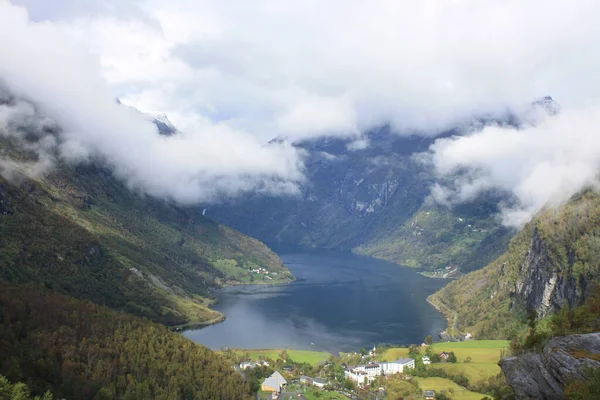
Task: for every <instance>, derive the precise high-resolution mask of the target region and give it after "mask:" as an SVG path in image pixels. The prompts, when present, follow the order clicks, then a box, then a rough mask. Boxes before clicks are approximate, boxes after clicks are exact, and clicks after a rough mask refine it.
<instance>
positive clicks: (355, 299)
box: [184, 247, 447, 353]
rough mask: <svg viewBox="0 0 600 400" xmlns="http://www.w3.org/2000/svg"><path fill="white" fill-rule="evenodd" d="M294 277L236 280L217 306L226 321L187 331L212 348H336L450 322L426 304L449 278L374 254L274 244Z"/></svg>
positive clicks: (402, 341)
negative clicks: (282, 281) (269, 281)
mask: <svg viewBox="0 0 600 400" xmlns="http://www.w3.org/2000/svg"><path fill="white" fill-rule="evenodd" d="M274 250H275V251H277V252H278V254H279V255H280V257H281V258H282V260H283V262H284V264H285V265H286V266H287V267H288V268H289V269H290V270H291V271H292V273H294V275H295V276H296V281H294V282H293V283H291V284H287V285H253V286H234V287H228V288H225V289H223V290H221V291H220V292H219V294H218V297H219V303H218V304H217V305H216V306H215V307H214V308H215V309H216V310H219V311H221V312H222V313H224V314H225V316H226V320H225V321H224V322H222V323H219V324H216V325H211V326H208V327H205V328H202V329H197V330H190V331H186V332H184V335H185V336H186V337H188V338H190V339H192V340H194V341H196V342H198V343H201V344H203V345H205V346H207V347H209V348H211V349H214V350H218V349H221V348H224V347H230V348H244V349H269V348H292V349H304V350H319V351H329V352H332V353H337V352H340V351H344V352H347V351H358V350H359V349H360V348H361V347H365V348H370V347H373V346H374V345H377V344H382V343H386V344H399V345H406V344H411V343H417V344H419V343H421V342H422V341H423V339H424V338H425V336H427V335H433V336H434V338H435V336H436V334H437V333H438V332H439V331H440V330H442V329H444V328H445V327H446V321H445V319H444V318H443V316H442V315H441V314H440V313H439V312H438V311H437V310H436V309H435V308H433V307H432V306H431V305H430V304H429V303H427V301H426V298H427V296H429V295H430V294H431V293H433V292H435V291H436V290H438V289H440V288H441V287H443V286H444V285H445V284H446V283H447V281H444V280H441V279H430V278H426V277H424V276H422V275H419V274H418V273H417V272H416V271H415V270H413V269H409V268H404V267H400V266H398V265H396V264H392V263H389V262H385V261H381V260H377V259H374V258H370V257H363V256H358V255H355V254H352V253H344V252H338V251H329V250H307V249H299V248H290V247H275V248H274Z"/></svg>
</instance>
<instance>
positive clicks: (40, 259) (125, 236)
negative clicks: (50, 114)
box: [0, 98, 293, 325]
mask: <svg viewBox="0 0 600 400" xmlns="http://www.w3.org/2000/svg"><path fill="white" fill-rule="evenodd" d="M4 101H5V104H7V105H9V106H10V101H12V100H10V98H6V99H5V100H4ZM36 118H39V119H40V120H39V121H38V120H36ZM30 119H33V122H32V121H31V120H28V121H26V123H23V124H21V125H15V124H13V123H10V124H8V125H7V127H6V128H5V129H12V130H13V131H18V132H22V134H20V135H17V134H13V135H8V134H6V135H0V154H1V155H2V163H1V165H0V172H2V174H1V175H0V280H1V281H5V282H11V283H30V282H38V283H40V284H43V285H44V286H45V287H47V288H50V289H52V290H55V291H58V292H61V293H65V294H68V295H71V296H73V297H76V298H78V299H87V300H91V301H93V302H94V303H97V304H102V305H107V306H109V307H111V308H114V309H117V310H123V311H126V312H129V313H133V314H136V315H140V316H145V317H148V318H150V319H152V320H154V321H158V322H162V323H165V324H169V325H179V324H188V323H193V324H195V323H207V322H214V321H218V320H220V319H222V318H223V316H222V315H221V314H219V313H218V312H215V311H213V310H210V309H209V308H208V306H209V305H210V304H211V303H212V300H211V298H212V295H211V291H212V290H214V289H216V288H219V287H221V286H223V285H225V284H241V283H250V282H253V283H273V282H288V281H290V280H291V279H293V277H292V275H291V273H290V272H289V270H288V269H287V268H286V267H285V266H284V265H283V264H282V262H281V260H280V259H279V257H278V256H277V255H276V254H274V253H273V252H272V251H271V250H269V249H268V248H267V247H266V246H265V245H264V244H262V243H261V242H259V241H257V240H255V239H252V238H250V237H248V236H245V235H243V234H241V233H239V232H237V231H235V230H233V229H230V228H228V227H225V226H223V225H221V224H218V223H216V222H214V221H212V220H209V219H207V218H205V217H203V216H202V210H201V209H198V208H197V207H182V206H179V205H177V204H174V203H172V202H168V201H164V200H158V199H154V198H152V197H149V196H143V195H140V194H136V193H134V192H132V191H130V190H129V189H128V188H126V187H125V186H124V185H123V184H122V183H121V181H119V180H117V179H116V178H115V177H114V176H113V175H112V173H111V172H110V171H108V170H107V169H106V168H104V167H103V166H102V164H101V163H100V162H91V163H88V164H82V165H78V166H71V165H69V164H66V163H64V162H61V161H57V162H56V164H55V165H53V166H52V167H51V168H49V167H48V168H47V171H46V173H44V174H39V173H37V172H38V171H36V169H39V168H40V165H42V166H43V165H44V164H43V163H42V162H41V161H43V156H40V155H39V154H37V153H36V152H34V151H31V150H30V149H32V148H35V146H36V145H37V144H38V140H39V139H38V138H39V137H40V135H39V132H37V131H36V130H39V129H43V130H45V133H46V134H48V133H50V134H52V132H53V131H52V130H53V129H54V130H55V131H56V130H58V129H59V128H56V127H55V126H53V125H50V127H49V125H48V124H47V123H46V122H45V121H46V120H45V119H44V118H43V116H32V117H31V118H30ZM13 133H14V132H13ZM157 134H158V133H157ZM259 268H264V270H261V273H257V272H256V271H257V270H258V269H259ZM253 270H254V271H253ZM267 271H268V273H267Z"/></svg>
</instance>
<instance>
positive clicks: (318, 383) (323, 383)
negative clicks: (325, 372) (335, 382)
mask: <svg viewBox="0 0 600 400" xmlns="http://www.w3.org/2000/svg"><path fill="white" fill-rule="evenodd" d="M312 384H313V386H316V387H318V388H321V389H323V388H324V387H325V386H327V381H326V380H325V379H321V378H314V379H313V380H312Z"/></svg>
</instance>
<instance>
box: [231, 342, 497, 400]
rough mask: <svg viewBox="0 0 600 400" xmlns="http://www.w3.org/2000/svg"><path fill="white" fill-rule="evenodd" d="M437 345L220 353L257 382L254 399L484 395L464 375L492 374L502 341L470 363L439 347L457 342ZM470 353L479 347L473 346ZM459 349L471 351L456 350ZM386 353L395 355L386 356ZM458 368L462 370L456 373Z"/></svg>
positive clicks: (380, 399)
mask: <svg viewBox="0 0 600 400" xmlns="http://www.w3.org/2000/svg"><path fill="white" fill-rule="evenodd" d="M470 342H472V343H473V345H474V346H475V347H477V346H479V345H481V342H479V344H477V343H478V341H470ZM463 343H466V342H463ZM442 345H443V343H436V344H434V345H433V346H430V344H429V343H422V344H421V345H411V346H409V347H406V348H391V347H389V346H376V347H373V348H372V349H371V350H370V351H367V350H364V349H361V351H360V352H355V353H341V354H340V355H339V356H337V357H336V356H333V355H327V353H320V354H322V355H321V359H320V360H319V359H317V358H314V359H313V358H312V357H313V356H312V355H311V353H316V352H310V351H301V350H289V349H288V350H281V352H280V353H276V351H275V350H265V351H252V353H250V352H248V351H245V353H243V352H244V351H243V350H238V351H233V350H227V351H224V354H226V355H228V356H229V358H231V357H234V358H233V359H234V360H238V361H239V362H238V363H237V364H236V365H235V369H236V370H238V371H239V372H240V373H241V374H242V375H244V377H245V378H246V379H247V381H248V382H251V384H254V385H256V388H257V391H258V394H257V399H260V400H288V399H301V400H302V399H305V400H321V399H322V400H332V399H353V400H360V399H369V400H385V399H390V400H397V399H400V398H402V399H462V398H464V399H468V400H471V399H481V398H483V397H485V394H483V393H476V392H473V391H471V390H469V388H471V387H474V385H472V384H471V383H470V382H469V378H467V376H469V377H471V376H472V374H471V373H470V370H471V369H473V371H476V370H477V371H480V370H483V369H487V370H489V377H493V376H494V375H496V374H497V372H496V371H497V370H498V366H497V365H496V364H495V363H497V361H495V360H496V357H497V358H498V359H499V356H500V353H501V349H500V348H501V347H502V346H505V343H504V342H502V343H493V344H492V345H493V348H490V349H489V350H486V352H489V353H490V354H494V356H493V360H494V361H493V362H489V363H487V360H486V364H485V365H483V364H481V363H474V364H472V358H471V357H470V356H466V357H463V359H461V360H459V359H458V357H457V355H456V354H455V352H454V351H438V349H442V348H445V347H448V348H452V346H456V344H448V346H442ZM496 346H497V347H496ZM472 353H473V354H478V353H481V351H479V350H474V351H472ZM495 353H498V355H497V356H496V355H495ZM459 354H471V352H469V351H467V350H465V352H463V351H462V350H461V351H460V352H459ZM395 355H399V356H398V357H394V356H395ZM390 356H391V357H394V358H393V359H391V360H389V358H390ZM243 358H248V359H243ZM459 370H462V371H463V372H461V373H455V372H456V371H459ZM486 379H487V378H486ZM484 389H486V388H485V387H484ZM488 390H492V389H489V388H488Z"/></svg>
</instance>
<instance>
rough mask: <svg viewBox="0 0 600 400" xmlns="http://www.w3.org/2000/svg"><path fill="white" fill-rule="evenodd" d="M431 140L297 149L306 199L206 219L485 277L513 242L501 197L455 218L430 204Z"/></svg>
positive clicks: (262, 235)
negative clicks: (502, 219) (426, 157)
mask: <svg viewBox="0 0 600 400" xmlns="http://www.w3.org/2000/svg"><path fill="white" fill-rule="evenodd" d="M454 133H457V132H456V131H449V132H445V133H443V134H442V135H440V136H438V137H444V136H450V135H452V134H454ZM279 140H282V139H279ZM434 140H435V138H434V137H423V136H417V135H410V136H400V135H398V134H396V133H394V132H393V131H392V130H391V129H390V128H389V127H383V128H380V129H375V130H373V131H370V132H368V133H367V134H366V135H365V137H363V138H360V139H356V138H321V139H315V140H304V141H299V142H296V143H294V146H295V147H296V148H297V149H298V150H299V151H301V152H303V153H305V155H306V162H305V165H306V178H307V179H306V183H305V184H304V185H303V186H302V188H301V193H300V195H299V196H296V197H287V198H275V197H270V196H267V195H263V194H254V195H251V196H249V197H245V198H243V199H231V200H229V201H227V202H226V203H225V204H221V205H217V206H210V207H207V213H206V215H207V216H209V217H211V218H214V219H215V220H217V221H220V222H222V223H224V224H226V225H229V226H232V227H234V228H235V229H238V230H240V231H241V232H244V233H246V234H248V235H250V236H253V237H256V238H259V239H260V240H262V241H265V242H267V243H269V242H280V243H289V244H299V245H303V246H307V247H323V248H333V249H343V250H352V251H355V252H357V253H360V254H365V255H370V256H374V257H378V258H382V259H386V260H390V261H393V262H396V263H398V264H402V265H407V266H411V267H418V268H425V269H439V268H445V267H447V266H455V267H458V268H460V269H461V270H463V271H469V270H473V269H477V268H480V267H482V266H484V265H485V264H487V263H488V262H490V261H491V260H493V259H494V258H495V257H497V256H498V255H500V254H502V252H503V251H504V250H505V248H506V247H505V246H506V244H507V243H508V239H509V238H510V237H511V236H512V235H513V234H514V232H513V231H512V230H510V229H507V228H504V227H502V226H501V224H500V223H499V221H498V220H497V219H496V217H495V216H496V214H497V213H498V208H497V204H498V199H499V198H502V196H503V195H502V194H499V193H488V194H486V195H485V196H482V197H481V198H479V199H478V200H476V201H475V202H473V203H472V204H467V205H463V206H460V207H455V208H452V209H449V208H447V207H444V206H440V205H437V204H435V203H434V202H433V201H430V200H429V194H430V190H431V186H432V185H433V184H434V182H438V179H437V178H436V176H435V175H434V171H433V169H432V166H431V165H429V164H428V163H427V162H424V161H423V157H422V153H423V152H426V151H427V150H428V149H429V146H430V145H431V144H432V143H433V141H434Z"/></svg>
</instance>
